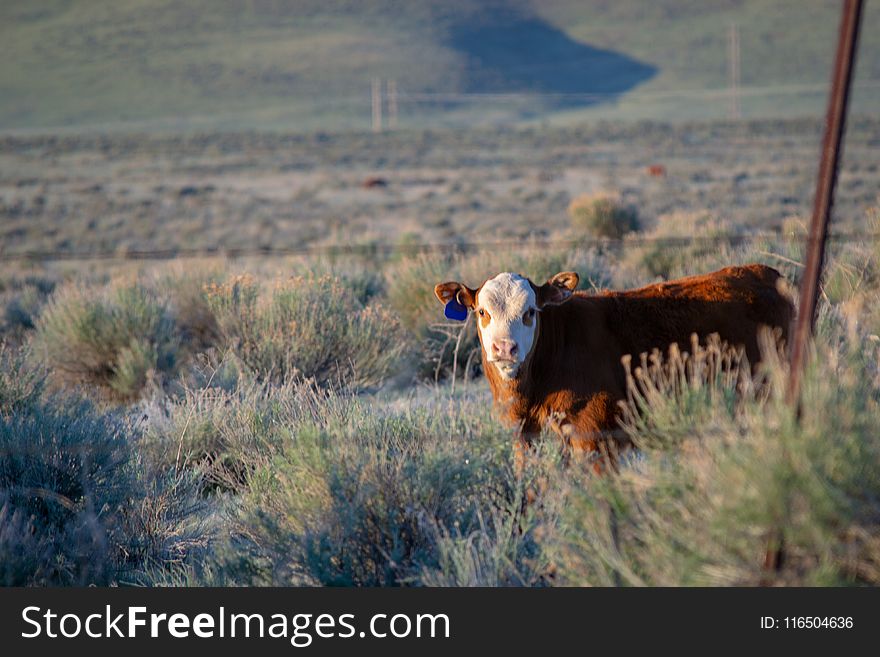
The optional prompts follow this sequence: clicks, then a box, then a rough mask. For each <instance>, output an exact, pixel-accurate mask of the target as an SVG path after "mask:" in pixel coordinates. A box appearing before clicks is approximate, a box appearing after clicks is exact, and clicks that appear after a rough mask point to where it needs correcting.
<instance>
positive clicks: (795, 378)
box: [787, 0, 862, 404]
mask: <svg viewBox="0 0 880 657" xmlns="http://www.w3.org/2000/svg"><path fill="white" fill-rule="evenodd" d="M861 17H862V0H844V5H843V16H842V18H841V21H840V35H839V37H838V41H837V55H836V56H835V58H834V73H833V77H832V79H831V95H830V97H829V99H828V112H827V114H826V116H825V136H824V138H823V140H822V155H821V158H820V160H819V175H818V178H817V179H816V196H815V199H814V201H813V218H812V220H811V222H810V234H809V237H808V238H807V262H806V266H805V268H804V274H803V280H802V281H801V288H800V305H799V306H798V314H797V320H796V324H795V330H794V335H793V337H792V343H791V372H790V378H789V385H788V394H787V399H788V402H789V403H790V404H798V403H799V400H800V391H801V377H802V376H803V370H804V362H805V360H806V352H807V344H808V343H809V340H810V337H811V336H812V333H813V326H814V324H815V321H816V305H817V301H818V296H819V279H820V277H821V275H822V265H823V261H824V259H825V241H826V239H827V237H828V222H829V220H830V218H831V205H832V202H833V200H834V186H835V184H836V182H837V168H838V164H839V163H840V145H841V141H842V139H843V129H844V123H845V119H846V108H847V103H848V101H849V92H850V87H851V83H852V73H853V68H854V64H855V55H856V45H857V44H858V40H859V27H860V24H861Z"/></svg>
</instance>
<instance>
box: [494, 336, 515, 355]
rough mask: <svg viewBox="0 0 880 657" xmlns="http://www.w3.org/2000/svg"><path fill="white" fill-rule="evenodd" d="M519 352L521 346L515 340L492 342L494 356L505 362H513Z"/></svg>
mask: <svg viewBox="0 0 880 657" xmlns="http://www.w3.org/2000/svg"><path fill="white" fill-rule="evenodd" d="M518 351H519V345H517V344H516V342H514V341H513V340H495V341H494V342H492V355H493V356H495V357H496V358H501V359H504V360H513V359H514V356H516V354H517V352H518Z"/></svg>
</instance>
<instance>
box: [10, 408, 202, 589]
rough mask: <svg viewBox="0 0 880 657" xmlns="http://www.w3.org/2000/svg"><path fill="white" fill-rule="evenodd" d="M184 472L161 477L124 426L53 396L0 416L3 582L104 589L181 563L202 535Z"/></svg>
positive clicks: (200, 541)
mask: <svg viewBox="0 0 880 657" xmlns="http://www.w3.org/2000/svg"><path fill="white" fill-rule="evenodd" d="M194 492H195V488H194V487H192V486H189V489H188V490H187V483H186V481H185V480H184V479H183V478H176V479H175V480H174V481H173V482H170V481H169V480H167V479H162V478H157V477H156V476H155V475H153V474H151V471H150V470H149V469H147V468H145V467H144V465H143V463H141V462H140V461H139V460H138V459H136V458H135V457H134V455H133V452H132V449H131V442H130V440H129V439H128V436H127V427H126V425H124V424H123V423H122V422H120V421H119V420H116V419H114V418H112V417H110V416H108V415H102V414H99V413H96V412H95V411H94V409H93V408H92V407H91V406H90V405H89V404H87V403H85V402H77V401H70V400H64V399H60V398H54V399H52V400H51V404H50V405H45V406H44V405H32V406H30V407H29V408H28V409H27V410H20V411H19V412H16V413H14V414H10V415H0V554H2V555H3V559H0V582H2V583H3V584H5V585H18V586H23V585H61V584H64V585H67V584H76V585H88V584H97V585H107V584H112V583H117V582H119V581H125V580H126V579H127V578H136V577H137V573H138V572H139V570H140V569H143V568H144V567H145V566H147V565H151V566H154V565H156V564H163V565H164V564H167V563H172V562H175V561H180V560H182V559H184V557H185V556H186V554H187V553H188V552H189V551H190V550H191V549H193V548H194V546H195V545H196V544H199V545H204V535H203V533H201V532H199V531H195V530H194V529H188V528H195V526H196V525H195V523H194V517H195V514H196V511H197V507H198V503H197V502H196V501H195V497H194V495H193V493H194Z"/></svg>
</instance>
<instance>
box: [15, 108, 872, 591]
mask: <svg viewBox="0 0 880 657" xmlns="http://www.w3.org/2000/svg"><path fill="white" fill-rule="evenodd" d="M876 134H877V124H876V122H875V121H873V120H870V119H860V120H856V121H854V122H853V124H852V126H851V128H850V140H851V141H850V146H849V148H848V150H847V155H846V164H845V168H844V172H843V177H842V184H841V188H840V197H839V198H840V202H839V204H838V211H839V214H840V218H839V221H840V223H839V224H838V225H839V226H840V228H842V229H847V230H858V231H861V232H862V233H864V234H865V235H866V236H865V237H862V238H860V239H858V240H854V241H846V242H842V243H834V244H833V246H832V249H831V254H830V256H829V261H828V268H827V274H826V279H825V283H824V287H823V294H822V299H821V304H820V313H819V324H818V335H817V339H816V344H815V347H814V349H813V351H812V358H811V363H812V364H811V367H810V370H809V372H808V374H807V379H806V383H805V393H804V394H805V403H804V416H803V420H802V423H801V424H800V425H799V426H798V425H796V424H795V423H794V422H793V419H792V415H791V412H790V409H789V408H788V407H787V406H785V405H784V404H783V402H782V393H783V390H784V377H785V373H786V366H785V364H784V361H783V360H780V359H779V358H778V357H777V356H776V355H775V352H774V351H773V350H772V349H771V348H769V347H768V350H767V367H766V369H765V370H764V372H763V376H764V377H765V378H766V379H767V380H768V381H769V383H764V384H762V385H758V384H757V383H755V382H752V380H751V378H750V375H749V374H748V369H747V368H746V369H739V368H737V367H734V368H733V369H730V368H727V369H725V368H720V367H719V363H720V362H722V361H723V360H724V358H725V356H724V354H723V353H720V352H718V351H717V350H712V349H709V350H706V351H701V352H699V353H697V354H695V355H694V357H693V358H690V359H688V360H687V361H686V362H683V363H676V362H674V361H673V362H672V363H671V365H670V368H671V369H668V370H667V369H662V368H659V367H651V368H647V369H645V370H643V371H642V372H641V373H637V374H636V375H635V376H636V377H637V379H638V380H639V381H640V383H639V386H640V389H641V390H647V391H648V394H646V395H644V396H643V397H637V398H636V399H635V400H634V402H633V403H634V406H633V407H632V409H631V410H632V413H631V414H630V415H629V416H628V420H627V422H626V431H627V432H629V433H630V435H631V436H632V438H633V440H635V441H636V443H637V444H638V445H640V447H641V452H640V456H639V457H638V458H636V459H633V460H632V461H631V462H628V463H627V464H626V465H625V467H623V468H622V470H621V472H620V474H619V475H616V476H613V477H596V476H594V475H592V474H589V473H585V472H583V471H582V470H581V469H580V468H579V467H577V466H575V467H568V468H566V467H563V466H562V464H561V463H560V455H559V450H558V446H557V443H556V441H555V439H554V438H553V437H552V435H547V436H546V438H545V440H544V441H543V443H542V447H541V449H540V450H539V451H538V453H537V454H536V455H535V457H534V459H532V460H531V461H530V462H529V463H528V464H527V469H526V472H525V474H524V476H523V477H521V478H520V477H517V476H516V475H515V473H514V463H513V454H512V444H511V431H510V429H509V428H507V427H505V426H504V425H503V424H502V423H501V421H500V420H499V418H498V417H496V415H495V411H494V409H493V408H492V403H491V397H490V395H489V393H488V389H487V386H486V384H485V382H484V381H483V379H482V375H481V371H480V364H479V358H477V354H478V352H477V351H476V350H477V345H476V342H475V336H474V333H473V328H472V327H471V326H469V325H466V326H465V327H464V328H461V327H460V326H458V325H455V326H453V325H450V324H449V323H448V322H445V321H444V320H443V318H442V309H441V307H440V305H439V304H437V303H436V300H434V299H433V295H432V287H433V285H434V284H435V283H437V282H439V281H442V280H448V279H451V278H455V279H462V280H465V281H467V282H471V283H472V284H476V283H478V282H479V281H480V280H481V278H482V277H485V276H486V275H488V274H492V273H495V272H497V271H501V270H514V271H519V272H522V273H525V274H528V275H530V276H532V277H533V278H534V279H535V280H543V279H544V278H546V277H547V276H549V275H551V274H552V273H555V272H556V271H560V270H575V271H578V272H579V273H580V274H581V280H582V281H583V285H584V286H585V287H586V288H587V289H591V288H592V287H606V286H614V287H628V286H634V285H640V284H644V283H646V282H649V281H652V280H658V279H663V278H668V277H673V276H678V275H683V274H688V273H697V272H705V271H710V270H712V269H715V268H717V267H720V266H724V265H729V264H732V263H745V262H752V261H760V262H765V263H768V264H771V265H773V266H775V267H777V268H779V269H780V270H781V271H782V272H783V273H784V275H785V276H786V277H787V278H788V279H789V280H790V281H791V282H792V283H796V282H797V280H798V277H799V275H800V271H801V265H800V264H799V263H801V262H802V260H803V251H802V248H803V240H804V226H805V220H804V217H805V212H806V209H807V205H808V204H807V199H808V198H809V183H810V179H811V178H812V171H811V167H812V165H811V164H810V162H811V154H814V153H815V150H816V139H817V127H816V125H815V124H814V123H811V122H797V121H788V122H777V123H747V124H740V125H731V124H699V125H687V126H685V127H672V126H669V125H663V124H653V125H627V124H617V125H614V124H606V125H601V126H594V127H579V128H566V129H562V128H559V129H546V130H544V131H539V130H537V129H524V130H519V131H483V132H481V131H473V132H472V133H469V134H467V135H460V134H459V135H457V134H455V133H439V132H430V133H421V132H409V133H398V134H396V135H386V136H380V137H374V136H368V135H355V136H351V135H349V136H347V137H342V136H336V135H325V136H321V137H318V136H316V137H314V138H313V137H302V136H284V135H272V136H264V135H259V134H250V133H249V134H238V135H230V134H222V135H221V134H217V135H205V136H202V137H198V138H181V139H172V138H170V137H168V138H158V137H149V136H117V137H104V138H100V139H92V138H85V137H76V138H74V137H66V138H60V137H59V138H56V137H53V138H24V139H9V140H7V141H6V142H5V143H6V145H7V146H8V147H7V148H4V153H3V158H4V159H3V169H2V173H3V176H2V180H3V194H4V196H3V203H4V206H3V208H4V209H3V211H4V219H3V224H2V225H3V230H4V231H5V234H4V237H3V243H4V253H5V254H6V255H8V254H10V253H13V252H16V251H17V252H22V251H27V250H34V249H48V250H53V251H58V252H60V253H68V254H70V253H81V252H94V251H95V250H105V251H107V252H110V253H112V252H122V251H124V250H125V249H126V248H169V247H170V248H187V247H198V248H201V247H204V246H205V245H222V246H231V245H245V246H248V245H249V246H261V245H270V246H278V245H281V244H285V245H296V244H298V243H302V244H321V243H329V242H334V243H341V244H358V243H369V242H370V241H380V242H381V241H385V242H388V241H390V242H391V243H394V244H398V245H399V246H401V247H405V246H406V244H413V243H418V242H420V241H424V240H434V239H437V240H446V241H450V242H454V241H456V240H468V241H476V242H479V241H481V240H483V241H485V240H486V239H487V238H491V239H500V238H515V239H513V242H512V243H511V244H509V245H507V246H506V247H504V248H501V249H498V248H496V249H493V250H490V251H483V252H473V251H465V252H463V253H446V254H422V255H415V254H412V253H410V252H407V250H406V249H405V248H402V249H401V250H399V251H396V252H391V253H384V254H383V253H381V252H378V253H373V254H369V253H365V254H362V255H357V254H356V255H349V256H346V257H323V258H318V257H311V256H299V257H286V258H281V257H279V258H265V257H259V256H254V257H242V258H238V259H235V260H226V259H223V258H217V257H214V258H209V257H205V258H190V259H182V260H176V261H170V262H168V261H159V262H151V261H132V260H126V259H125V258H117V259H112V258H111V259H100V260H89V259H86V260H75V259H74V260H62V261H44V260H41V259H36V260H33V259H31V260H20V259H6V260H4V261H3V264H2V270H0V304H2V306H0V313H2V320H0V331H2V336H3V338H2V341H3V344H4V346H3V348H2V356H0V357H2V361H3V366H2V368H0V519H2V522H0V552H2V554H3V555H4V559H3V560H2V563H0V582H3V583H5V584H91V583H95V584H147V585H159V584H189V585H204V584H248V585H264V584H276V585H300V584H313V585H314V584H334V585H383V586H384V585H405V586H420V585H428V586H434V585H472V584H480V585H517V586H522V585H525V586H548V585H572V584H575V585H608V584H625V585H657V584H662V585H684V584H687V585H691V584H697V585H702V584H735V585H754V584H768V583H769V584H789V585H804V584H815V585H828V584H834V585H838V584H845V585H863V584H877V583H880V567H878V564H880V525H878V521H877V519H878V517H880V509H878V507H877V500H878V499H880V453H878V451H880V441H878V435H877V432H876V418H877V417H878V410H880V409H878V408H877V400H878V390H880V377H878V371H880V370H878V363H880V361H878V356H880V351H878V345H880V338H878V335H880V314H878V312H877V308H878V302H880V248H878V245H877V240H876V233H877V231H878V229H880V226H878V221H880V216H878V210H877V207H878V206H877V197H876V189H877V187H876V176H877V161H876V153H875V152H876V148H872V145H873V144H874V143H875V142H876V139H877V137H876ZM392 147H393V148H392ZM658 161H659V162H662V163H663V164H664V166H665V167H666V175H665V177H657V176H651V175H648V174H647V173H646V171H645V167H646V166H647V165H648V164H649V163H654V162H658ZM367 175H381V176H384V177H386V178H387V179H388V180H389V185H388V186H387V187H384V188H379V189H362V188H361V187H360V182H361V181H362V179H363V178H364V177H365V176H367ZM783 195H784V196H785V197H786V198H788V197H790V198H791V199H792V201H791V202H788V201H785V200H782V198H783ZM38 197H42V200H38ZM304 209H308V211H309V212H308V213H306V212H305V211H304ZM331 216H338V217H343V218H345V219H346V220H345V221H342V220H340V223H339V224H338V225H336V226H333V227H332V228H331V229H329V230H328V229H327V224H328V217H331ZM535 216H540V217H542V219H541V228H540V229H538V230H537V231H536V230H535V228H534V223H533V221H534V217H535ZM431 217H437V218H440V217H444V218H445V222H440V221H437V223H432V220H431ZM609 222H611V223H610V224H609ZM615 222H617V224H615ZM759 225H760V226H771V227H775V228H776V229H777V230H775V231H772V232H768V233H766V234H763V235H761V236H758V237H755V238H753V239H747V240H746V241H745V242H744V243H741V244H739V245H726V244H724V243H723V242H719V243H715V242H713V241H711V239H712V237H713V236H719V235H721V236H726V235H731V234H739V235H756V233H755V228H756V226H759ZM615 226H618V227H615ZM322 227H323V228H322ZM628 231H632V232H628ZM621 232H623V233H624V236H623V238H622V239H621V240H619V241H610V242H603V241H602V239H601V238H602V236H603V235H612V236H618V235H620V233H621ZM533 234H537V235H538V236H543V237H553V238H559V239H562V238H564V241H565V242H566V243H568V244H571V245H572V246H561V245H560V246H558V247H554V248H549V249H548V248H546V247H543V246H540V245H536V244H534V243H532V242H531V241H530V240H529V239H528V235H533ZM869 235H873V238H872V237H868V236H869ZM669 236H673V237H681V236H686V237H689V238H690V237H697V238H708V240H709V241H706V239H697V240H693V241H685V242H683V243H676V244H668V243H666V242H663V241H657V240H658V239H659V240H662V239H664V238H666V237H669ZM459 331H464V333H463V334H460V333H459ZM460 335H461V339H459V336H460ZM456 345H458V347H457V348H456ZM743 390H745V391H746V393H745V394H743V393H742V391H743ZM673 391H677V394H673ZM737 391H739V392H737ZM551 482H552V483H551ZM527 490H531V491H535V490H538V491H540V492H539V499H538V502H536V503H533V504H531V505H528V506H524V505H523V499H524V495H525V493H526V491H527ZM778 540H782V541H783V544H784V548H785V551H786V552H785V553H786V559H785V561H784V565H783V567H782V568H781V569H779V570H776V571H765V570H764V569H763V568H762V563H763V555H764V554H765V552H766V550H767V549H774V548H775V547H776V545H777V543H776V542H777V541H778Z"/></svg>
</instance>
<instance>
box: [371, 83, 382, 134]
mask: <svg viewBox="0 0 880 657" xmlns="http://www.w3.org/2000/svg"><path fill="white" fill-rule="evenodd" d="M373 132H382V80H381V79H379V78H373Z"/></svg>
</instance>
